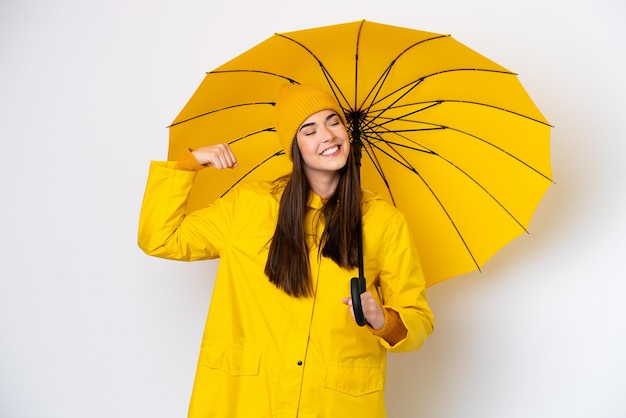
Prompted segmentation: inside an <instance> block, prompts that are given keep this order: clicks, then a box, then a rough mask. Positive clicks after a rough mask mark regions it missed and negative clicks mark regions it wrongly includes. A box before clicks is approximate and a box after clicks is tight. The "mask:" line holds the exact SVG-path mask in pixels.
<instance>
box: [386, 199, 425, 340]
mask: <svg viewBox="0 0 626 418" xmlns="http://www.w3.org/2000/svg"><path fill="white" fill-rule="evenodd" d="M391 212H392V216H390V217H389V219H388V221H387V222H384V224H385V228H384V232H383V236H382V240H381V243H382V245H381V251H380V255H381V261H380V270H379V277H378V279H379V280H378V284H379V293H380V296H381V299H382V302H383V306H385V307H387V308H391V309H393V310H395V311H396V312H398V314H399V315H400V318H401V320H402V322H403V323H404V325H405V327H406V329H407V335H406V338H404V339H403V340H401V341H399V342H397V343H396V344H394V345H393V346H392V345H390V344H389V343H388V342H387V341H385V340H383V339H380V341H381V344H383V346H385V348H387V349H388V350H389V351H392V352H405V351H413V350H418V349H419V348H421V346H422V344H423V343H424V341H425V340H426V338H427V337H428V336H429V335H430V334H431V333H432V332H433V327H434V318H433V313H432V311H431V309H430V306H429V305H428V300H427V296H426V285H425V279H424V274H423V271H422V267H421V264H420V262H419V256H418V254H417V249H416V247H415V244H414V242H413V239H412V236H411V233H410V230H409V228H408V225H407V223H406V221H405V219H404V216H403V215H402V214H401V213H400V212H399V211H397V210H395V209H393V210H392V211H391Z"/></svg>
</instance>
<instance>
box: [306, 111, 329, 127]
mask: <svg viewBox="0 0 626 418" xmlns="http://www.w3.org/2000/svg"><path fill="white" fill-rule="evenodd" d="M336 114H337V112H335V111H334V110H330V109H325V110H320V111H319V112H316V113H313V114H312V115H311V116H309V117H308V118H306V119H305V120H304V122H302V125H300V128H302V127H304V126H305V125H313V124H316V123H324V122H325V121H326V120H327V119H329V118H330V117H332V116H333V115H336Z"/></svg>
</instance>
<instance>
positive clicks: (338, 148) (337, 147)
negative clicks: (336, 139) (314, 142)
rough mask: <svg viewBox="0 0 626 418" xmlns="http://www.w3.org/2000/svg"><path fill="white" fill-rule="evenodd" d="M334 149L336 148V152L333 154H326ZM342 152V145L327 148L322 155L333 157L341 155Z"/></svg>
mask: <svg viewBox="0 0 626 418" xmlns="http://www.w3.org/2000/svg"><path fill="white" fill-rule="evenodd" d="M333 148H336V150H335V151H333V152H331V153H330V154H325V153H326V152H328V151H329V150H332V149H333ZM340 150H341V145H338V144H335V145H333V146H332V147H328V148H326V149H325V150H324V151H322V152H321V153H320V155H321V156H322V157H332V156H334V155H337V153H339V151H340Z"/></svg>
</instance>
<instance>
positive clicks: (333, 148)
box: [322, 146, 339, 155]
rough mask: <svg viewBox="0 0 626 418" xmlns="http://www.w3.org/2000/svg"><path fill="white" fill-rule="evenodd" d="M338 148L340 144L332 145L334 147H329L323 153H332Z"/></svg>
mask: <svg viewBox="0 0 626 418" xmlns="http://www.w3.org/2000/svg"><path fill="white" fill-rule="evenodd" d="M338 149H339V147H338V146H334V147H332V148H328V149H327V150H326V151H324V152H323V153H322V155H330V154H332V153H333V152H336V151H337V150H338Z"/></svg>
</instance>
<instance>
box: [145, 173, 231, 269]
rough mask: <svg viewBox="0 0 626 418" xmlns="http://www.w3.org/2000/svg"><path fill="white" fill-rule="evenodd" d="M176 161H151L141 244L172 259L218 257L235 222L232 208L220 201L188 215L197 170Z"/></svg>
mask: <svg viewBox="0 0 626 418" xmlns="http://www.w3.org/2000/svg"><path fill="white" fill-rule="evenodd" d="M175 164H176V163H174V162H160V161H153V162H151V163H150V171H149V174H148V181H147V184H146V190H145V193H144V198H143V203H142V206H141V212H140V215H139V231H138V238H137V242H138V245H139V247H140V248H141V249H142V250H143V251H144V252H145V253H146V254H148V255H152V256H155V257H161V258H167V259H172V260H183V261H194V260H206V259H212V258H217V257H219V253H220V249H221V248H222V247H223V245H224V243H225V240H226V237H227V236H228V228H229V227H230V225H232V222H233V220H232V211H229V210H228V207H227V205H224V204H218V205H213V206H214V207H211V206H210V207H207V208H203V209H199V210H197V211H195V212H193V213H191V214H188V215H187V214H186V213H185V211H186V208H187V199H188V196H189V193H190V192H191V188H192V186H193V182H194V180H195V178H196V172H195V171H186V170H176V169H174V167H175Z"/></svg>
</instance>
